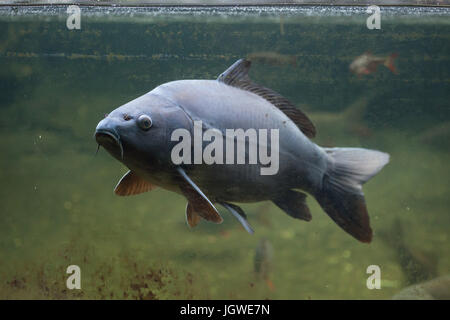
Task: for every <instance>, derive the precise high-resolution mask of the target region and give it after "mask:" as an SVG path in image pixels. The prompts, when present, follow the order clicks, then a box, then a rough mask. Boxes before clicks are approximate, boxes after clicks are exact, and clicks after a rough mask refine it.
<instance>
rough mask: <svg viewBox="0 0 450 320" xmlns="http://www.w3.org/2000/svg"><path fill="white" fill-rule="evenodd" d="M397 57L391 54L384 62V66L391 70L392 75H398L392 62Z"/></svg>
mask: <svg viewBox="0 0 450 320" xmlns="http://www.w3.org/2000/svg"><path fill="white" fill-rule="evenodd" d="M397 57H398V54H397V53H393V54H391V55H390V56H389V57H387V59H386V61H385V62H384V65H385V66H386V67H387V68H388V69H389V70H391V72H392V73H393V74H398V72H397V69H396V68H395V65H394V60H395V59H396V58H397Z"/></svg>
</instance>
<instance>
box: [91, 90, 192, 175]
mask: <svg viewBox="0 0 450 320" xmlns="http://www.w3.org/2000/svg"><path fill="white" fill-rule="evenodd" d="M189 120H190V119H189V118H188V117H187V116H186V114H185V113H184V111H183V110H182V109H181V108H180V107H179V106H178V105H176V104H175V103H173V102H171V101H170V100H168V99H166V98H164V97H163V96H160V95H156V94H152V93H151V92H150V93H147V94H145V95H143V96H141V97H139V98H137V99H135V100H133V101H130V102H128V103H126V104H124V105H122V106H120V107H119V108H117V109H115V110H113V111H112V112H111V113H109V114H108V115H107V116H106V117H105V118H104V119H103V120H101V121H100V122H99V123H98V125H97V127H96V129H95V134H94V137H95V140H96V141H97V143H98V144H99V145H100V146H102V147H103V148H105V149H106V150H107V151H108V152H109V153H110V154H111V155H112V156H113V157H114V158H116V159H117V160H119V161H120V162H122V163H124V164H125V165H126V166H127V167H129V168H130V169H142V170H149V169H152V170H155V169H159V170H164V168H170V167H171V158H170V153H171V141H170V138H171V133H172V131H173V130H175V129H177V128H186V129H188V130H189V128H190V126H191V121H189Z"/></svg>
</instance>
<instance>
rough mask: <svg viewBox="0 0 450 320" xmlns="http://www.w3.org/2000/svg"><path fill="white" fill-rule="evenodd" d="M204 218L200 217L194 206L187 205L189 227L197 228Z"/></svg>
mask: <svg viewBox="0 0 450 320" xmlns="http://www.w3.org/2000/svg"><path fill="white" fill-rule="evenodd" d="M201 219H202V218H201V217H200V215H199V214H198V213H197V212H195V211H194V208H193V207H192V205H191V204H190V203H189V202H188V203H187V205H186V221H187V223H188V225H189V227H191V228H193V227H195V226H196V225H197V224H198V223H199V222H200V220H201Z"/></svg>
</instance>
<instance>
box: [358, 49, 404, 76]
mask: <svg viewBox="0 0 450 320" xmlns="http://www.w3.org/2000/svg"><path fill="white" fill-rule="evenodd" d="M397 56H398V54H397V53H393V54H391V55H390V56H387V57H379V56H374V55H373V54H372V53H370V52H365V53H364V54H362V55H360V56H359V57H357V58H355V60H353V62H352V63H351V64H350V71H351V72H352V73H354V74H356V75H358V76H359V77H362V76H363V75H368V74H371V73H374V72H376V71H377V69H378V66H379V65H380V64H382V65H384V66H385V67H386V68H388V69H389V70H391V72H392V73H393V74H398V72H397V69H396V67H395V65H394V60H395V59H396V58H397Z"/></svg>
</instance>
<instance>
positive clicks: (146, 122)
mask: <svg viewBox="0 0 450 320" xmlns="http://www.w3.org/2000/svg"><path fill="white" fill-rule="evenodd" d="M137 123H138V126H139V127H140V128H141V129H142V130H148V129H150V127H151V126H152V119H151V118H150V117H149V116H147V115H145V114H143V115H141V116H139V118H138V121H137Z"/></svg>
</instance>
